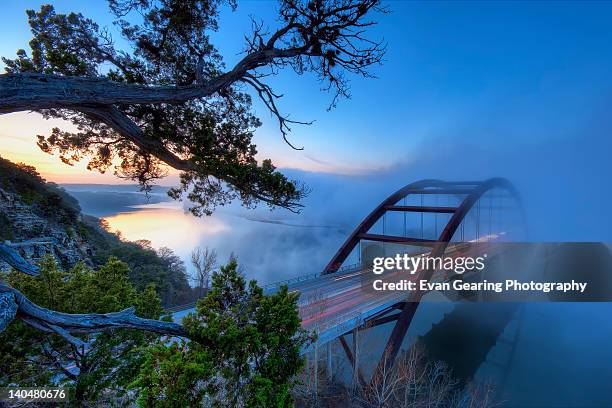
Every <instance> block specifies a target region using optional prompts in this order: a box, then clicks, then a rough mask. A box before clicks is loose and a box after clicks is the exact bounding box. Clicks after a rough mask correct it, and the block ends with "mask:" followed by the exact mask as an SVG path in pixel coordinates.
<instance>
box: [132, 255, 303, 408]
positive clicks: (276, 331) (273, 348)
mask: <svg viewBox="0 0 612 408" xmlns="http://www.w3.org/2000/svg"><path fill="white" fill-rule="evenodd" d="M297 300H298V295H297V294H295V293H289V292H288V291H287V287H286V286H285V287H283V288H281V290H280V291H279V292H278V293H276V294H274V295H271V296H265V295H264V294H263V290H262V289H261V287H259V286H257V284H256V282H255V281H250V282H249V283H247V282H246V280H245V278H244V276H242V274H241V273H240V272H239V271H238V264H237V262H236V260H235V259H232V260H230V262H229V263H228V264H227V265H226V266H224V267H221V269H220V271H219V272H216V273H214V274H213V278H212V286H211V289H210V291H209V293H208V295H207V296H206V297H205V298H204V299H202V300H200V301H199V302H198V305H197V309H196V312H195V313H193V314H190V315H188V316H187V317H186V318H185V319H183V325H184V326H185V328H186V330H187V331H188V333H189V337H190V339H191V341H189V342H187V343H173V344H170V345H167V344H166V343H163V342H160V343H158V344H157V345H156V346H154V347H152V348H150V349H148V351H147V356H146V360H145V363H144V364H143V366H142V369H141V371H140V374H139V376H138V378H137V379H136V381H135V382H134V384H133V387H134V388H135V389H137V390H138V392H139V399H138V402H139V404H140V405H141V406H143V407H147V408H149V407H188V406H189V407H191V406H215V407H262V408H264V407H290V406H293V398H292V395H291V389H292V386H293V385H294V384H295V380H296V376H297V374H298V373H299V372H300V371H301V369H302V367H303V364H304V362H303V359H302V357H301V356H300V349H301V348H302V347H303V346H304V345H305V344H306V343H307V342H308V341H309V337H308V335H307V333H306V332H305V331H304V330H303V329H302V328H301V321H300V318H299V315H298V309H297Z"/></svg>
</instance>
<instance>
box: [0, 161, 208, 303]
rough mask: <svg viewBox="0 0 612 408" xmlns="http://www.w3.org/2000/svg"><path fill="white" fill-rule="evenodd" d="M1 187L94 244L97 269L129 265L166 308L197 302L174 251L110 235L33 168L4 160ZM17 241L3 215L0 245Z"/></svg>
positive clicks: (138, 281) (139, 282)
mask: <svg viewBox="0 0 612 408" xmlns="http://www.w3.org/2000/svg"><path fill="white" fill-rule="evenodd" d="M0 187H1V188H2V189H3V190H4V191H7V192H10V193H15V194H17V195H18V196H19V198H20V199H21V201H23V202H24V203H25V204H27V205H29V206H31V208H32V211H33V212H34V213H35V214H37V215H39V216H41V217H43V218H44V219H46V220H48V221H49V222H50V223H52V224H55V225H57V226H59V227H60V228H62V229H64V230H65V231H66V232H67V234H68V236H76V235H78V236H79V237H80V238H81V239H82V240H84V241H85V242H87V243H88V244H90V245H91V247H92V249H93V256H92V257H91V259H90V260H91V262H92V263H93V266H94V267H101V266H103V265H104V264H106V262H107V261H108V259H109V258H110V257H112V256H114V257H116V258H118V259H120V260H121V261H123V262H125V263H126V264H127V265H128V266H129V268H130V273H129V278H130V281H131V282H132V284H134V286H135V287H136V289H138V290H143V289H144V288H145V287H147V285H149V284H154V285H155V288H156V290H157V293H158V294H159V296H160V298H161V300H162V304H163V305H164V306H174V305H181V304H185V303H188V302H191V301H193V300H195V296H196V291H194V290H193V289H192V288H191V287H190V286H189V282H188V279H187V273H186V270H185V265H184V264H183V262H182V260H181V259H180V258H179V257H177V256H176V255H175V254H174V253H173V252H172V250H171V249H169V248H161V249H159V250H155V249H153V248H152V247H151V243H150V242H148V241H144V240H143V241H136V242H130V241H127V240H125V239H122V238H121V236H120V235H118V234H115V233H111V232H109V231H108V226H107V225H106V223H105V222H104V221H103V220H100V219H98V218H95V217H91V216H86V215H82V214H81V208H80V207H79V204H78V201H77V200H76V199H75V198H73V197H72V196H71V195H70V194H68V193H67V192H66V191H65V190H64V189H62V188H61V187H59V186H58V185H56V184H54V183H48V182H46V181H45V180H44V179H43V178H42V177H41V176H40V174H38V172H37V171H36V169H35V168H34V167H32V166H28V165H25V164H22V163H18V164H14V163H12V162H10V161H8V160H6V159H3V158H2V157H0ZM17 238H18V237H16V236H15V234H14V232H13V229H12V228H11V223H10V221H9V220H8V218H7V217H6V215H5V214H2V213H0V240H7V239H8V240H15V239H17Z"/></svg>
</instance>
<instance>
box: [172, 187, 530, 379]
mask: <svg viewBox="0 0 612 408" xmlns="http://www.w3.org/2000/svg"><path fill="white" fill-rule="evenodd" d="M523 222H524V218H523V214H522V211H521V207H520V203H519V199H518V195H517V193H516V191H515V189H514V188H513V186H512V185H511V184H510V183H509V182H508V181H507V180H505V179H502V178H493V179H489V180H486V181H455V182H448V181H441V180H421V181H418V182H415V183H411V184H408V185H407V186H405V187H403V188H401V189H399V190H397V191H396V192H395V193H393V194H391V195H390V196H389V197H388V198H387V199H385V200H384V201H382V202H381V203H380V204H379V205H378V206H377V207H376V208H375V209H374V210H373V211H372V212H371V213H370V214H369V215H368V216H367V217H365V219H364V220H363V221H362V222H361V223H360V224H359V225H358V226H357V228H355V230H354V231H353V232H352V233H351V234H350V235H349V237H348V238H347V240H346V241H345V242H344V244H343V245H342V246H341V247H340V248H339V249H338V251H337V252H336V253H335V255H334V256H333V257H332V258H331V260H330V261H329V263H328V264H327V265H326V267H325V268H324V270H323V271H322V272H321V273H316V274H311V275H304V276H298V277H295V278H292V279H288V280H285V281H281V282H276V283H272V284H269V285H266V286H265V287H264V291H265V293H267V294H272V293H274V292H275V291H277V290H278V289H279V288H280V287H281V286H282V285H287V286H288V289H289V291H291V292H299V293H300V300H299V312H300V317H301V319H302V326H303V328H304V329H306V330H309V331H314V332H316V333H317V335H318V339H317V341H316V343H315V344H314V345H311V346H310V348H309V349H305V350H304V352H308V351H312V350H313V348H314V349H315V350H316V348H318V347H321V346H323V345H325V344H327V343H329V342H331V341H333V340H336V339H338V340H339V341H340V344H341V345H342V349H343V350H344V352H345V353H346V356H347V358H348V359H349V360H350V362H351V364H352V365H353V368H354V371H355V373H354V374H355V375H356V376H357V375H358V376H359V378H358V379H359V381H361V382H362V383H363V382H365V378H364V377H363V375H362V374H361V373H360V372H358V369H357V362H356V354H357V353H356V347H357V345H356V338H357V334H358V332H359V331H360V330H364V329H365V328H372V327H376V326H379V325H383V324H391V323H393V324H394V326H393V329H392V330H391V334H390V336H389V338H388V340H387V344H386V347H385V349H384V350H385V352H384V353H383V355H382V357H381V359H380V362H379V363H378V367H382V366H383V365H385V364H387V363H389V362H392V361H394V359H395V357H396V356H397V353H398V351H399V350H400V347H401V344H402V341H403V340H404V338H405V336H406V333H407V331H408V328H409V327H410V324H411V322H412V320H413V318H414V316H415V313H416V311H417V309H418V307H419V304H420V303H421V300H422V297H423V296H425V295H426V294H425V293H424V292H413V293H411V295H410V296H409V297H407V294H406V292H402V291H383V292H373V291H367V290H364V285H368V284H370V282H371V280H373V279H374V276H375V275H374V274H372V273H371V262H372V259H373V258H374V257H378V256H394V255H395V254H397V253H401V254H404V253H406V254H410V255H411V256H414V255H419V254H428V255H430V256H445V255H447V254H448V253H449V252H452V251H456V250H457V248H458V247H459V246H460V245H461V244H462V243H466V242H485V243H486V242H489V241H498V240H504V239H511V238H512V236H513V234H514V232H515V231H514V230H515V229H519V228H522V226H523ZM351 260H352V262H351ZM396 273H400V272H396ZM404 273H405V272H404ZM434 273H436V271H433V270H420V271H419V272H418V273H417V274H415V275H412V276H410V277H409V278H410V279H415V280H416V279H418V280H421V279H427V280H431V279H432V278H433V280H436V279H438V280H444V279H448V276H445V275H441V276H434ZM193 310H194V305H193V304H192V305H186V306H185V307H180V308H179V309H174V314H173V316H174V318H175V320H177V321H179V320H180V319H181V318H182V317H183V316H185V315H186V314H187V313H190V312H192V311H193ZM348 334H352V336H351V337H352V340H353V346H352V348H351V347H350V346H349V344H348V342H347V340H346V338H345V336H347V335H348Z"/></svg>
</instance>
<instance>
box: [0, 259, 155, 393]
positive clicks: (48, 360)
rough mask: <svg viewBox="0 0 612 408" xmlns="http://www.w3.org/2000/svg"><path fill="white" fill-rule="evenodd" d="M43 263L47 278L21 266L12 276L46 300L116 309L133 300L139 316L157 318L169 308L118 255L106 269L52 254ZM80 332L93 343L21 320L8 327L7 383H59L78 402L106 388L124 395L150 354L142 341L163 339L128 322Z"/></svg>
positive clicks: (71, 308)
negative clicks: (67, 262)
mask: <svg viewBox="0 0 612 408" xmlns="http://www.w3.org/2000/svg"><path fill="white" fill-rule="evenodd" d="M40 267H41V275H40V276H39V277H31V276H27V275H24V274H21V273H17V272H13V273H11V274H9V276H7V279H6V280H7V281H8V282H9V283H10V284H11V285H12V286H13V287H15V288H17V289H19V290H20V291H21V292H22V293H24V294H25V295H26V296H27V297H28V298H29V299H30V300H32V301H33V302H35V303H37V304H39V305H40V306H43V307H46V308H49V309H52V310H56V311H61V312H67V313H108V312H113V311H119V310H122V309H125V308H127V307H132V306H133V307H135V308H136V314H137V315H138V316H141V317H145V318H152V319H157V318H159V316H160V315H161V313H162V307H161V303H160V300H159V297H158V296H157V294H156V293H155V290H154V288H153V286H148V287H146V288H145V289H144V290H142V291H137V290H136V289H135V288H134V286H133V285H132V284H131V283H130V281H129V279H128V275H129V268H128V267H127V265H126V264H125V263H123V262H121V261H119V260H118V259H116V258H110V259H109V260H108V262H107V263H106V264H105V265H104V266H103V267H101V268H99V269H98V270H91V269H89V268H87V267H85V266H84V265H82V264H79V265H77V266H75V267H74V268H73V269H72V270H70V271H68V272H63V271H61V270H59V269H58V268H57V265H56V264H55V262H54V261H53V260H52V259H51V258H47V259H46V260H45V261H43V262H42V263H41V265H40ZM79 337H81V338H82V339H83V340H84V341H87V342H88V343H89V345H90V346H89V347H87V348H86V349H85V350H77V349H76V348H75V347H74V346H72V345H70V344H68V343H67V342H66V341H65V340H64V339H63V338H61V337H59V336H57V335H51V334H44V333H42V332H40V331H39V330H35V329H32V328H30V327H28V326H26V325H25V324H23V323H22V322H20V321H15V322H13V323H12V324H11V325H10V326H9V327H8V329H7V330H5V331H4V332H3V333H0V355H2V356H3V359H2V360H1V361H0V373H1V374H0V384H3V385H7V384H19V385H22V386H24V385H38V386H42V385H49V384H58V383H59V384H62V385H64V386H66V387H67V388H69V389H70V390H71V392H72V396H73V399H74V401H75V404H77V405H79V404H82V403H84V402H85V401H96V400H97V399H98V398H100V396H101V395H102V393H103V392H104V393H105V394H108V393H109V392H112V393H114V394H115V396H121V395H123V394H124V393H125V390H126V388H127V385H128V384H129V383H130V382H131V381H132V379H133V378H134V377H135V376H136V374H137V371H138V367H139V366H140V364H141V363H142V362H143V361H144V356H143V353H142V351H141V348H142V347H144V346H146V345H148V344H149V343H151V342H152V341H154V340H155V339H156V335H154V334H151V333H147V332H142V331H136V330H127V329H117V330H112V331H109V332H104V333H99V334H95V335H80V336H79Z"/></svg>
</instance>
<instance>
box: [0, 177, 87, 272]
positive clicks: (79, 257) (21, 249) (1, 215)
mask: <svg viewBox="0 0 612 408" xmlns="http://www.w3.org/2000/svg"><path fill="white" fill-rule="evenodd" d="M0 223H6V224H8V225H5V226H4V229H8V230H10V232H11V234H10V235H11V239H10V240H7V241H6V242H5V243H6V244H7V245H9V246H11V247H12V248H13V249H15V250H16V251H17V252H18V253H19V254H20V255H21V256H23V257H24V258H25V259H26V260H28V261H31V262H34V263H36V262H37V261H40V260H41V259H42V258H43V257H44V256H45V255H47V254H51V255H52V256H53V257H54V258H55V259H56V260H57V262H58V263H59V264H60V265H62V267H64V268H70V267H72V266H74V265H75V264H76V263H77V262H79V261H84V262H86V263H88V264H91V260H90V257H91V256H92V255H93V248H92V247H91V245H89V244H88V243H87V241H86V240H85V239H84V237H82V236H81V234H80V233H79V231H78V230H79V228H78V226H77V225H68V226H66V225H61V224H59V223H57V222H55V221H53V220H51V219H49V218H46V217H43V216H41V215H39V214H37V213H36V212H35V210H34V207H33V206H32V205H29V204H27V203H26V202H25V200H24V199H23V197H20V196H19V195H18V194H15V193H11V192H8V191H5V190H3V189H2V188H0ZM0 270H10V267H9V265H8V264H6V263H5V262H3V261H0Z"/></svg>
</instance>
